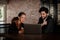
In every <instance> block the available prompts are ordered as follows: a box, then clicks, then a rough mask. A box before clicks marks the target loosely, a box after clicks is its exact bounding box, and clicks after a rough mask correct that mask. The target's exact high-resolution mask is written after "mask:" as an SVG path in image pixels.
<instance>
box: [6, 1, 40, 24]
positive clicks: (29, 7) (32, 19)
mask: <svg viewBox="0 0 60 40" xmlns="http://www.w3.org/2000/svg"><path fill="white" fill-rule="evenodd" d="M39 8H40V0H10V1H9V3H8V4H7V23H10V22H11V19H12V18H13V17H15V16H17V15H18V13H19V12H21V11H22V12H25V13H26V17H27V18H26V21H25V23H29V24H36V23H37V22H38V19H39V12H38V11H39Z"/></svg>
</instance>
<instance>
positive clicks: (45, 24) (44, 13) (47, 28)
mask: <svg viewBox="0 0 60 40" xmlns="http://www.w3.org/2000/svg"><path fill="white" fill-rule="evenodd" d="M39 13H40V15H41V17H40V18H39V22H38V24H41V28H42V33H52V32H53V27H54V21H53V19H52V17H51V16H49V14H48V8H46V7H41V8H40V10H39Z"/></svg>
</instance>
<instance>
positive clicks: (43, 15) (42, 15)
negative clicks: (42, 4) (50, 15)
mask: <svg viewBox="0 0 60 40" xmlns="http://www.w3.org/2000/svg"><path fill="white" fill-rule="evenodd" d="M41 17H42V18H43V19H44V18H45V17H47V13H46V12H45V11H42V12H41Z"/></svg>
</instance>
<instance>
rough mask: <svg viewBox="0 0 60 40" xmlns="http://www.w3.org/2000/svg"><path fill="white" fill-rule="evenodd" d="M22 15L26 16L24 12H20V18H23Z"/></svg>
mask: <svg viewBox="0 0 60 40" xmlns="http://www.w3.org/2000/svg"><path fill="white" fill-rule="evenodd" d="M22 15H26V14H25V13H24V12H20V13H19V14H18V17H20V16H22Z"/></svg>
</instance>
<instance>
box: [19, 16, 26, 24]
mask: <svg viewBox="0 0 60 40" xmlns="http://www.w3.org/2000/svg"><path fill="white" fill-rule="evenodd" d="M25 19H26V15H22V16H21V17H19V20H20V22H22V23H23V22H24V21H25Z"/></svg>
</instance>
